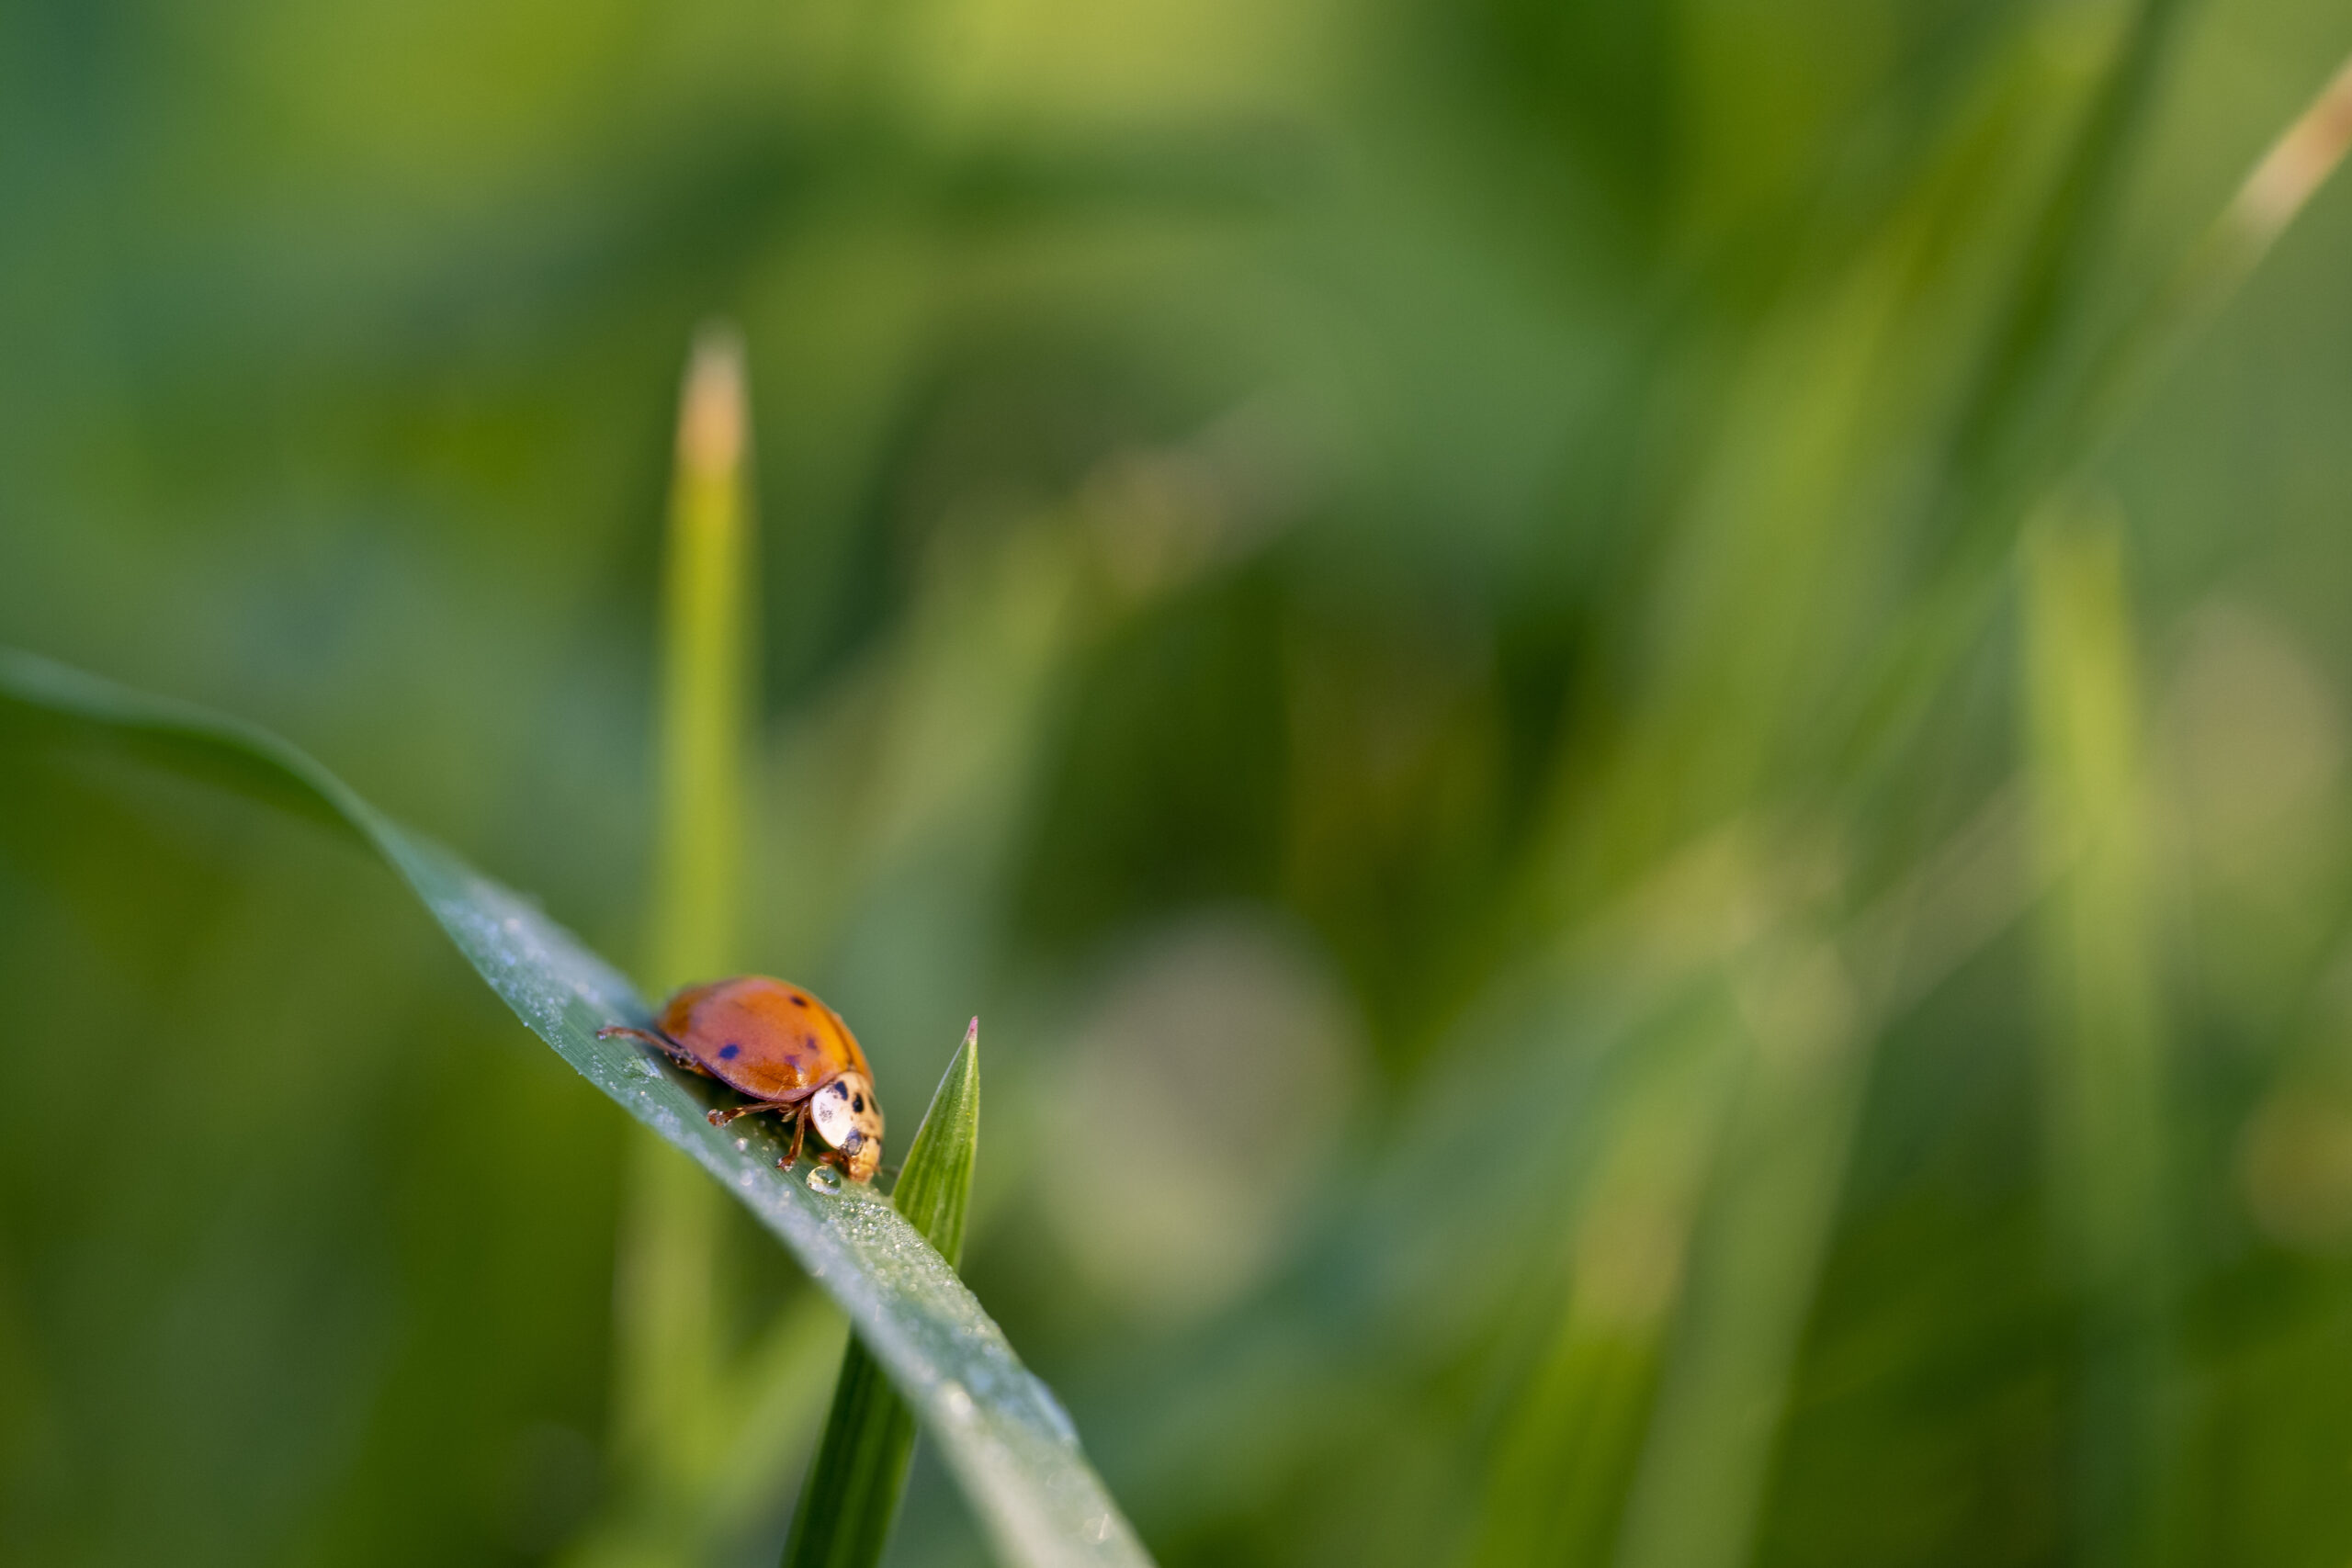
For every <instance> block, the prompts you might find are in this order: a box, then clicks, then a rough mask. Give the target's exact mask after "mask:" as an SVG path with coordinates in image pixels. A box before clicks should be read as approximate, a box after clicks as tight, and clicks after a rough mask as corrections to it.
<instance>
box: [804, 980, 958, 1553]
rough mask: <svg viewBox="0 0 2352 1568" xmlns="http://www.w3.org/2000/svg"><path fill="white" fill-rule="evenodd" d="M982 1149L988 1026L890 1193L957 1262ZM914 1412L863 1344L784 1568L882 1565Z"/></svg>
mask: <svg viewBox="0 0 2352 1568" xmlns="http://www.w3.org/2000/svg"><path fill="white" fill-rule="evenodd" d="M979 1141H980V1021H979V1020H978V1019H977V1018H976V1019H974V1020H973V1021H972V1027H971V1028H970V1029H968V1030H967V1031H965V1033H964V1043H963V1045H962V1047H961V1048H959V1049H958V1050H957V1051H956V1058H955V1060H954V1061H952V1062H950V1063H948V1065H947V1072H946V1075H945V1076H944V1077H942V1078H941V1079H940V1080H939V1088H938V1089H937V1090H935V1091H934V1092H933V1095H932V1097H931V1109H930V1110H929V1111H925V1112H924V1113H923V1119H922V1130H921V1131H920V1132H918V1133H916V1134H915V1141H914V1145H913V1147H912V1148H911V1149H910V1150H909V1152H908V1154H907V1163H906V1168H905V1169H904V1171H903V1172H902V1173H901V1174H900V1175H899V1186H898V1190H897V1191H896V1192H895V1193H893V1194H892V1198H893V1201H895V1203H896V1204H897V1207H898V1210H899V1213H900V1214H902V1215H904V1216H905V1217H906V1220H907V1223H908V1224H911V1225H913V1226H914V1227H915V1229H917V1230H919V1231H921V1232H922V1234H923V1237H924V1239H926V1240H927V1241H929V1242H930V1243H931V1245H932V1246H933V1247H937V1248H938V1249H939V1255H940V1256H941V1257H943V1258H946V1259H947V1261H948V1262H949V1263H951V1264H952V1263H956V1262H959V1261H961V1260H962V1258H963V1256H964V1215H965V1211H966V1208H967V1204H968V1201H969V1199H970V1196H971V1190H972V1160H973V1156H974V1155H975V1154H976V1153H977V1152H978V1149H979ZM914 1451H915V1418H914V1412H912V1411H911V1410H909V1409H908V1408H907V1404H906V1401H904V1400H902V1399H900V1398H899V1395H898V1393H897V1392H896V1391H895V1390H893V1389H892V1388H891V1387H890V1382H889V1380H888V1378H887V1377H886V1376H884V1375H883V1371H882V1369H881V1367H880V1366H879V1365H877V1364H876V1361H875V1359H874V1358H873V1356H872V1355H870V1354H869V1353H868V1352H867V1351H866V1348H865V1346H864V1345H862V1344H861V1343H859V1342H858V1341H857V1340H855V1339H852V1340H851V1341H850V1343H849V1348H848V1350H847V1351H845V1352H844V1353H843V1355H842V1374H841V1378H840V1380H839V1381H838V1382H836V1383H835V1384H834V1387H833V1408H832V1414H831V1416H829V1417H828V1418H827V1420H826V1423H825V1436H824V1438H823V1439H822V1440H821V1441H820V1443H819V1444H818V1447H817V1456H816V1458H815V1459H814V1460H813V1461H810V1463H809V1477H808V1480H807V1481H806V1482H805V1483H803V1484H802V1486H801V1488H800V1506H798V1507H797V1508H796V1509H795V1510H794V1511H793V1516H792V1536H791V1539H790V1540H788V1541H787V1542H786V1545H785V1549H784V1562H785V1568H867V1565H869V1564H872V1563H876V1562H880V1561H881V1560H882V1549H883V1547H885V1546H886V1545H888V1543H889V1540H890V1526H891V1523H892V1521H893V1520H895V1519H896V1518H897V1517H898V1513H899V1494H900V1493H901V1492H903V1491H904V1490H905V1489H906V1484H907V1465H908V1463H909V1461H911V1460H912V1459H913V1458H914Z"/></svg>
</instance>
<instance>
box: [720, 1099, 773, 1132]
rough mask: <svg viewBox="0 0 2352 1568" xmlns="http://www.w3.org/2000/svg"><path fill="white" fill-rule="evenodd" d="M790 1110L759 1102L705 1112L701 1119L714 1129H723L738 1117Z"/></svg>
mask: <svg viewBox="0 0 2352 1568" xmlns="http://www.w3.org/2000/svg"><path fill="white" fill-rule="evenodd" d="M790 1109H792V1108H791V1107H790V1106H788V1105H777V1104H775V1103H773V1102H771V1101H768V1100H760V1101H758V1102H756V1103H754V1104H751V1105H730V1106H729V1107H727V1109H725V1110H724V1111H705V1112H704V1113H703V1119H704V1120H705V1121H707V1122H709V1123H710V1124H711V1125H712V1126H714V1127H724V1126H726V1125H727V1123H729V1122H732V1121H734V1120H735V1119H736V1118H737V1117H739V1116H755V1115H757V1114H758V1113H759V1112H761V1111H789V1110H790Z"/></svg>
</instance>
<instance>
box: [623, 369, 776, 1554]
mask: <svg viewBox="0 0 2352 1568" xmlns="http://www.w3.org/2000/svg"><path fill="white" fill-rule="evenodd" d="M678 401H679V407H678V433H677V464H676V470H675V474H674V477H673V482H672V487H671V499H670V520H669V529H668V542H667V559H666V562H665V565H664V568H663V572H662V687H661V691H662V700H661V705H660V709H659V737H658V741H657V744H656V746H655V749H654V761H655V766H656V769H657V777H658V779H659V788H658V791H657V799H658V802H659V805H658V809H657V812H656V817H655V823H656V829H655V835H654V845H655V847H654V876H653V897H652V899H651V901H650V912H651V921H650V931H647V932H646V934H645V937H644V948H643V952H644V953H645V963H646V969H645V971H644V973H646V974H648V975H649V976H650V979H651V980H652V982H653V983H654V984H655V985H657V986H662V987H671V986H677V985H682V984H684V983H686V982H688V981H692V980H698V979H707V978H710V977H711V976H718V975H727V974H731V973H734V972H735V971H737V970H738V969H741V967H742V966H743V965H742V964H741V952H740V930H741V924H742V921H741V910H742V880H743V878H742V872H741V867H742V864H743V862H744V860H745V858H746V857H745V853H744V845H745V835H744V830H743V821H744V811H743V781H744V778H745V776H746V774H747V773H749V771H750V764H749V761H748V760H747V755H746V753H747V748H746V746H745V736H744V730H745V728H746V725H745V716H746V710H747V709H748V708H749V707H750V705H751V688H752V676H751V671H752V663H753V660H752V636H751V630H750V628H751V626H752V620H753V615H752V604H751V600H752V586H751V585H752V566H751V556H752V530H751V522H750V511H751V509H750V507H749V505H748V504H747V502H746V494H747V491H746V486H745V484H744V479H743V472H744V468H745V449H746V446H747V445H748V441H749V424H750V421H749V417H748V410H747V408H746V406H745V403H746V399H745V389H744V372H743V351H742V344H741V340H740V339H739V338H738V337H737V336H736V335H735V334H734V333H732V332H731V331H729V330H728V329H726V328H723V327H706V328H705V329H703V331H702V332H701V333H698V334H696V336H695V345H694V352H693V355H692V357H691V359H690V361H689V363H688V365H687V367H686V375H685V381H684V386H683V388H682V389H681V394H680V397H679V400H678ZM628 1158H629V1169H628V1182H627V1186H626V1198H625V1200H624V1202H623V1205H622V1210H621V1224H620V1237H619V1245H618V1269H617V1271H616V1280H615V1291H614V1319H615V1322H614V1328H615V1337H616V1341H617V1343H616V1366H615V1387H614V1401H613V1404H614V1413H613V1426H614V1438H615V1449H616V1453H617V1455H618V1457H619V1458H620V1460H621V1462H622V1466H623V1468H624V1470H625V1472H626V1473H627V1480H628V1484H630V1485H632V1486H634V1487H637V1488H639V1489H641V1494H642V1495H639V1497H638V1498H636V1500H635V1502H636V1507H635V1509H634V1510H633V1511H634V1512H635V1513H636V1514H638V1515H639V1517H641V1518H649V1519H651V1520H655V1521H664V1523H662V1524H659V1525H657V1527H656V1528H665V1529H666V1528H667V1527H666V1521H667V1520H668V1519H669V1518H671V1517H676V1516H678V1515H680V1514H682V1513H689V1512H695V1511H696V1510H695V1509H694V1507H693V1506H692V1505H691V1504H690V1503H689V1502H688V1501H687V1499H689V1498H692V1497H694V1496H695V1495H696V1494H698V1493H699V1492H700V1491H702V1490H703V1489H705V1488H706V1487H707V1484H708V1481H709V1477H710V1476H711V1475H712V1474H714V1473H715V1472H716V1471H717V1470H718V1456H719V1454H720V1453H721V1452H723V1451H724V1450H725V1448H726V1446H727V1442H726V1437H725V1427H724V1424H723V1422H722V1420H721V1414H722V1413H723V1412H724V1411H725V1410H726V1409H727V1408H728V1402H727V1401H726V1400H725V1399H724V1398H723V1397H722V1394H721V1391H722V1390H723V1389H725V1388H727V1387H729V1384H730V1382H731V1381H732V1380H731V1379H730V1378H729V1375H728V1374H727V1372H726V1371H725V1370H723V1369H722V1367H721V1366H720V1362H719V1354H718V1340H719V1335H718V1320H719V1313H718V1297H717V1279H716V1264H717V1259H718V1248H719V1238H720V1234H721V1226H722V1224H723V1222H724V1219H725V1215H724V1214H723V1213H722V1212H721V1210H720V1207H719V1205H720V1202H721V1200H720V1198H719V1196H718V1194H717V1193H715V1192H713V1191H712V1190H710V1185H709V1183H707V1182H706V1181H704V1180H703V1179H701V1177H700V1176H698V1175H697V1174H696V1173H695V1171H694V1170H693V1169H692V1168H690V1167H687V1166H685V1165H684V1164H682V1163H681V1162H680V1161H679V1160H678V1159H677V1158H676V1156H673V1154H671V1152H670V1151H669V1150H668V1149H667V1148H664V1147H663V1146H662V1145H661V1144H660V1143H659V1142H658V1141H656V1140H655V1139H654V1138H652V1137H650V1136H648V1135H640V1136H639V1137H638V1138H635V1139H633V1140H631V1145H630V1149H629V1156H628ZM671 1550H673V1551H677V1552H679V1556H678V1557H677V1558H676V1559H674V1560H675V1561H677V1562H690V1561H692V1560H693V1557H692V1554H690V1553H688V1552H686V1551H684V1545H683V1543H673V1544H672V1546H671Z"/></svg>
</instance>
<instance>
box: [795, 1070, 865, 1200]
mask: <svg viewBox="0 0 2352 1568" xmlns="http://www.w3.org/2000/svg"><path fill="white" fill-rule="evenodd" d="M809 1125H810V1126H812V1127H814V1128H816V1130H817V1136H819V1137H820V1138H822V1139H824V1140H825V1142H826V1143H827V1144H829V1145H831V1146H832V1147H834V1148H837V1149H839V1150H841V1152H842V1154H843V1155H846V1156H848V1157H849V1176H850V1179H851V1180H853V1181H870V1180H872V1179H873V1178H874V1172H875V1171H876V1169H877V1168H879V1167H880V1166H881V1164H882V1102H881V1101H880V1100H876V1099H875V1098H874V1086H873V1085H872V1084H870V1083H868V1082H866V1080H865V1074H864V1073H843V1074H842V1076H841V1077H837V1078H835V1079H834V1080H833V1081H832V1082H831V1083H829V1084H827V1085H826V1086H825V1087H824V1088H822V1089H819V1090H818V1091H817V1092H816V1093H815V1094H813V1095H811V1096H809Z"/></svg>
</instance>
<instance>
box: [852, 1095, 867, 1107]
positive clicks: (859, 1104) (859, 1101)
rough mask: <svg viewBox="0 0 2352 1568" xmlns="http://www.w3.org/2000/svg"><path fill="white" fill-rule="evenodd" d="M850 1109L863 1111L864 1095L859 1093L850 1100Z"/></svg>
mask: <svg viewBox="0 0 2352 1568" xmlns="http://www.w3.org/2000/svg"><path fill="white" fill-rule="evenodd" d="M850 1109H851V1110H852V1111H864V1110H865V1096H864V1095H862V1094H861V1095H859V1096H858V1097H857V1098H856V1099H855V1100H851V1101H850Z"/></svg>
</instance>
